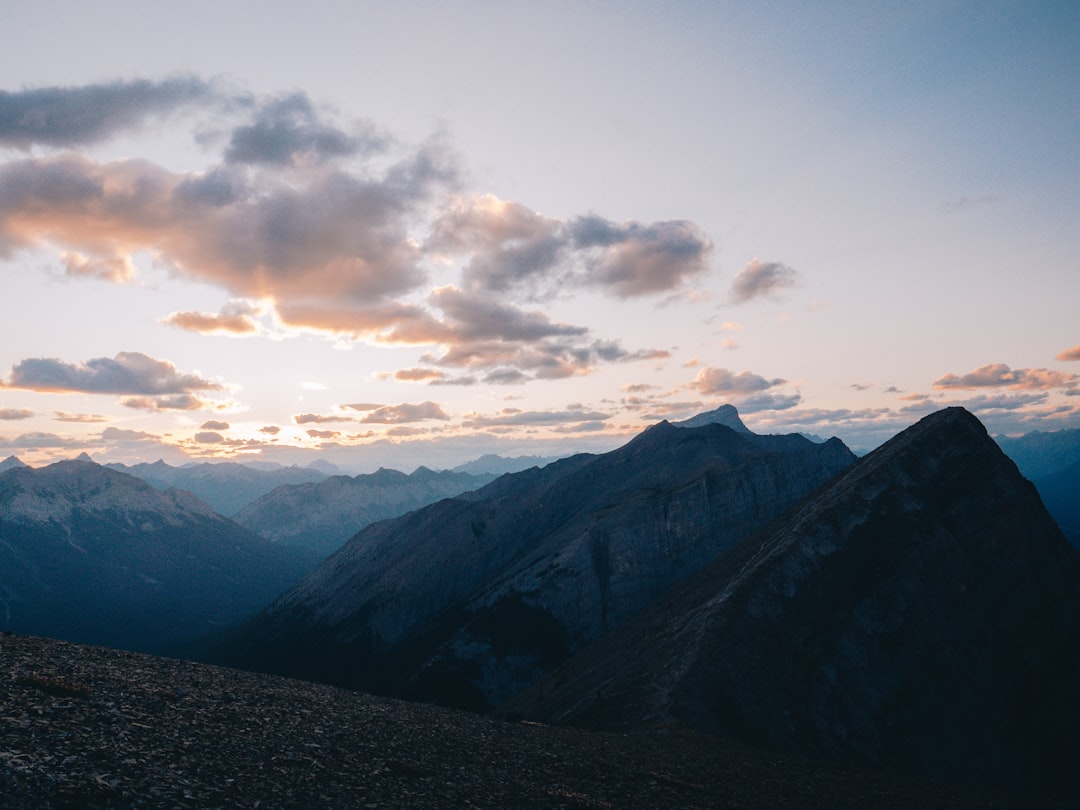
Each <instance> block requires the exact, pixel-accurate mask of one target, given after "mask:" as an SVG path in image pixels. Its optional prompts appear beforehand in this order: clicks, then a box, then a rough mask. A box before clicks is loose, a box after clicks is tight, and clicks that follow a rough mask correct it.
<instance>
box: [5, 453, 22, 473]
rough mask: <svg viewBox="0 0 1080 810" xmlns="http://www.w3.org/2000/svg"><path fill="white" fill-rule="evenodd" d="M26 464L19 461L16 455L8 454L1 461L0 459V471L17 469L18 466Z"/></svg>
mask: <svg viewBox="0 0 1080 810" xmlns="http://www.w3.org/2000/svg"><path fill="white" fill-rule="evenodd" d="M25 466H26V465H25V464H23V463H22V462H21V461H19V457H18V456H8V457H7V458H5V459H4V460H3V461H0V473H2V472H4V471H5V470H11V469H18V468H19V467H25Z"/></svg>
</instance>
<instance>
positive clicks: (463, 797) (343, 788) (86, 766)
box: [0, 635, 1053, 810]
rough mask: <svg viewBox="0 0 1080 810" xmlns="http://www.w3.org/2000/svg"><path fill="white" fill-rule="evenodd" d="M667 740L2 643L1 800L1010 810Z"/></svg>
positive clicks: (116, 655) (61, 804) (906, 784)
mask: <svg viewBox="0 0 1080 810" xmlns="http://www.w3.org/2000/svg"><path fill="white" fill-rule="evenodd" d="M1035 806H1038V807H1043V806H1047V807H1052V806H1053V805H1049V804H1046V803H1042V802H1038V801H1034V800H1031V799H1024V798H1020V797H1003V796H994V795H986V794H982V793H979V792H972V791H968V790H964V789H962V788H957V787H949V786H941V785H937V784H934V783H925V782H917V781H908V780H899V779H895V778H892V777H888V776H883V775H879V774H872V773H860V772H851V771H844V770H840V769H837V768H832V767H826V766H821V765H819V764H815V763H809V762H806V761H803V760H800V759H797V758H793V757H788V756H781V755H776V754H767V753H762V752H757V751H751V750H746V749H744V748H740V747H737V746H734V745H732V744H730V743H727V742H724V741H721V740H717V739H714V738H710V737H704V736H700V735H692V734H684V733H679V732H675V731H672V730H666V731H665V730H656V731H653V732H649V733H644V734H635V735H629V736H624V735H614V734H592V733H587V732H582V731H576V730H572V729H562V728H554V727H548V726H538V725H527V724H516V723H505V722H500V721H496V720H491V719H488V718H485V717H480V716H477V715H472V714H468V713H462V712H457V711H451V710H447V709H442V708H437V707H433V706H425V705H419V704H410V703H404V702H400V701H394V700H389V699H384V698H378V697H372V696H369V695H365V694H360V693H355V692H348V691H343V690H340V689H335V688H331V687H328V686H321V685H314V684H309V683H304V682H300V681H293V680H287V679H283V678H275V677H270V676H264V675H257V674H252V673H247V672H240V671H236V670H230V669H224V668H218V667H211V666H205V665H200V664H194V663H190V662H186V661H178V660H172V659H163V658H154V657H150V656H145V655H139V654H135V653H128V652H120V651H116V650H110V649H103V648H97V647H85V646H79V645H74V644H68V643H65V642H60V641H53V640H48V639H41V638H31V637H23V636H11V635H5V636H3V637H0V807H2V808H4V809H5V810H23V808H26V809H27V810H29V808H34V809H35V810H38V809H39V808H114V807H115V808H127V807H154V808H158V807H161V808H202V807H224V808H398V807H400V808H455V807H461V808H465V807H484V808H514V807H522V808H651V807H656V808H667V807H670V808H694V807H698V808H706V807H709V808H732V809H734V808H742V809H745V808H781V810H782V809H783V808H818V807H820V808H825V807H828V808H845V807H847V808H915V807H918V808H1001V809H1002V810H1004V809H1005V808H1020V807H1035Z"/></svg>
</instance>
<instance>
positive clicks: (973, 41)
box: [0, 0, 1080, 472]
mask: <svg viewBox="0 0 1080 810" xmlns="http://www.w3.org/2000/svg"><path fill="white" fill-rule="evenodd" d="M0 13H2V15H3V19H4V21H5V22H4V26H3V27H2V28H0V272H2V273H3V279H4V286H3V290H4V293H3V300H4V307H3V322H2V326H0V335H2V336H3V339H2V341H0V458H2V457H4V456H7V455H12V454H13V455H17V456H19V457H20V458H21V459H22V460H23V461H26V462H28V463H32V464H41V463H46V462H48V461H50V460H52V459H57V458H66V457H71V456H73V455H77V454H78V453H80V452H83V451H86V452H89V453H90V454H91V455H92V456H93V457H94V458H95V460H98V461H103V462H104V461H123V462H128V463H130V462H135V461H153V460H155V459H157V458H164V459H165V460H166V461H169V462H170V463H179V462H182V461H184V460H187V459H192V460H195V459H203V458H227V457H228V458H238V457H248V458H261V459H266V460H273V461H280V462H282V463H301V464H303V463H308V462H310V461H312V460H314V459H315V458H316V457H324V458H327V459H329V460H331V461H333V462H334V463H337V464H339V465H341V466H342V467H344V468H346V469H350V470H353V471H357V472H359V471H369V470H372V469H375V468H377V467H379V466H388V467H397V468H399V469H404V470H406V471H408V470H410V469H412V468H413V467H415V466H416V465H418V464H427V465H428V466H431V467H436V468H437V467H444V466H453V465H455V464H458V463H461V462H462V461H465V460H467V459H469V458H474V457H476V456H479V455H481V454H483V453H489V452H494V453H500V454H502V455H521V454H536V455H561V454H566V453H569V452H575V451H579V450H581V451H596V450H604V449H609V448H612V447H614V446H616V445H618V444H621V443H622V442H624V441H625V440H626V439H627V438H629V437H630V436H631V435H633V434H634V433H635V432H637V431H640V430H641V429H642V428H643V427H645V426H647V425H648V424H651V423H654V422H656V421H659V420H660V419H672V420H675V419H682V418H686V417H688V416H691V415H693V414H695V413H697V412H700V411H704V410H708V409H711V408H715V407H717V406H718V405H720V404H723V403H727V402H730V403H732V404H734V405H735V406H736V407H738V408H739V411H740V414H741V415H742V417H743V419H744V421H745V422H746V423H747V425H748V426H749V427H750V428H751V429H753V430H755V431H757V432H763V433H773V432H792V431H802V432H807V433H812V434H816V435H820V436H823V437H826V436H831V435H836V436H839V437H840V438H841V439H843V440H844V441H845V442H847V443H848V444H849V446H851V447H853V448H855V449H857V450H866V449H869V448H872V447H874V446H876V445H877V444H879V443H880V442H882V441H884V440H885V439H887V438H888V437H889V436H891V435H893V434H894V433H896V432H897V431H899V430H901V429H902V428H904V427H906V426H907V425H909V424H911V423H913V422H914V421H916V420H917V419H918V418H920V417H921V416H922V415H924V414H926V413H929V412H931V411H933V410H936V409H938V408H941V407H944V406H946V405H954V404H959V405H964V406H965V407H968V408H969V409H970V410H972V412H974V413H975V414H976V416H978V417H979V418H980V419H982V420H983V422H984V423H985V424H986V425H987V427H988V428H989V429H990V431H991V432H992V433H995V434H996V433H1010V434H1018V433H1024V432H1027V431H1031V430H1057V429H1061V428H1077V427H1080V265H1078V261H1077V255H1078V252H1080V250H1078V249H1080V227H1078V223H1080V135H1078V133H1080V3H1076V2H1044V3H1040V2H1015V3H1010V2H914V3H905V4H893V3H877V2H874V3H863V4H852V3H840V2H822V3H813V4H806V3H794V2H792V3H779V2H765V3H757V2H755V3H726V2H667V3H645V2H628V3H608V2H580V3H558V2H556V3H546V4H523V3H495V2H491V3H485V2H464V3H410V2H404V3H395V4H384V3H364V2H358V3H320V2H314V3H308V4H306V5H305V6H304V8H303V9H302V10H301V9H300V8H299V7H298V6H297V5H295V4H291V3H240V2H234V3H224V4H221V3H213V4H211V3H204V2H188V3H185V4H183V5H180V4H176V5H169V6H166V5H165V4H145V3H134V2H129V3H121V2H100V3H96V4H93V5H92V6H91V5H89V4H82V3H49V2H43V3H36V4H33V5H31V4H23V3H14V2H7V1H6V0H0Z"/></svg>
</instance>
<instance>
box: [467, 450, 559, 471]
mask: <svg viewBox="0 0 1080 810" xmlns="http://www.w3.org/2000/svg"><path fill="white" fill-rule="evenodd" d="M558 460H559V456H514V457H513V458H504V457H503V456H497V455H493V454H491V453H489V454H487V455H485V456H480V458H476V459H473V460H472V461H466V462H465V463H464V464H459V465H458V466H456V467H454V469H453V472H456V473H468V474H469V475H505V474H506V473H515V472H521V471H522V470H527V469H529V468H530V467H543V466H545V465H547V464H550V463H551V462H553V461H558Z"/></svg>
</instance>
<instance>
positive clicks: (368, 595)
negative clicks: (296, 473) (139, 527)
mask: <svg viewBox="0 0 1080 810" xmlns="http://www.w3.org/2000/svg"><path fill="white" fill-rule="evenodd" d="M854 460H855V459H854V456H853V455H852V454H851V452H850V451H849V450H848V449H847V448H846V447H844V445H843V443H841V442H840V441H839V440H836V439H833V440H830V441H829V442H826V443H824V444H815V443H813V442H810V441H809V440H807V439H804V438H802V437H801V436H756V435H753V434H751V433H749V431H745V432H741V431H737V430H736V429H733V428H732V427H729V426H726V425H722V424H716V423H711V424H705V425H703V426H702V427H698V428H678V427H675V426H672V425H670V424H668V423H666V422H665V423H661V424H659V425H656V426H654V427H652V428H650V429H648V430H646V431H645V432H643V433H642V434H640V435H639V436H638V437H636V438H635V439H634V440H632V441H631V442H629V443H628V444H627V445H625V446H624V447H622V448H620V449H618V450H615V451H612V452H610V453H606V454H603V455H599V456H592V455H587V454H586V455H578V456H573V457H571V458H567V459H563V460H560V461H556V462H554V463H552V464H549V465H547V466H546V467H543V468H534V469H531V470H526V471H523V472H519V473H516V474H510V475H505V476H502V477H501V478H499V479H497V480H496V481H493V482H492V483H490V484H488V485H487V486H486V487H484V488H482V489H480V490H477V491H475V492H471V493H465V494H463V495H460V496H459V497H457V498H455V499H451V500H444V501H441V502H439V503H436V504H432V505H431V506H428V507H425V508H423V509H420V510H417V511H415V512H412V513H410V514H408V515H405V516H403V517H400V518H396V519H394V520H387V521H382V522H380V523H377V524H374V525H372V526H369V527H368V528H366V529H364V530H363V531H361V532H360V533H359V534H357V535H356V536H355V537H353V538H352V539H351V540H350V541H349V542H348V543H347V544H346V545H345V546H344V547H343V548H342V549H341V550H339V551H338V552H337V553H335V554H334V555H333V556H332V557H331V558H329V559H328V560H327V561H326V562H325V563H324V564H323V565H322V566H320V568H319V569H318V570H317V571H315V572H313V573H312V574H311V575H310V576H309V577H307V578H306V579H305V580H303V581H302V582H301V583H299V584H298V585H297V586H296V587H295V588H293V589H292V590H290V591H289V592H288V593H286V594H284V595H283V596H282V597H281V598H280V599H278V600H277V601H275V603H274V604H273V605H271V606H270V607H269V608H268V609H267V610H266V611H264V612H263V614H262V615H261V616H260V617H259V618H258V619H256V620H255V621H254V622H252V623H251V624H249V625H247V626H246V627H245V628H244V629H243V630H242V631H240V632H239V633H237V634H236V636H235V637H233V638H230V639H229V641H228V643H227V644H226V645H225V649H224V650H223V653H222V656H221V658H220V660H221V661H223V662H225V663H229V664H233V665H238V666H244V667H252V668H258V669H267V670H270V671H275V672H281V673H284V674H290V675H294V676H299V677H306V678H313V679H316V680H324V681H329V682H333V683H339V684H342V685H347V686H350V687H355V688H364V689H369V690H375V691H380V692H389V693H394V694H399V695H403V696H408V697H413V698H419V699H424V700H436V701H438V702H443V703H448V704H456V705H460V706H465V707H470V708H484V707H488V706H492V705H494V704H495V703H497V702H499V701H501V700H503V699H505V698H506V697H509V696H510V695H511V694H513V693H514V692H516V691H517V690H519V689H520V688H522V687H523V686H525V685H527V684H529V683H531V682H532V681H534V680H536V679H537V678H538V677H540V676H541V675H542V674H543V673H544V672H546V671H549V670H550V669H551V668H552V667H554V666H556V665H557V664H558V663H560V662H562V661H563V660H565V659H566V658H568V657H569V656H571V655H572V654H574V653H575V652H577V651H578V650H580V649H582V648H583V647H584V646H585V645H586V644H588V643H589V642H591V641H592V640H594V639H596V638H598V637H600V636H601V635H603V634H604V633H606V632H608V631H610V630H611V629H613V628H614V627H617V626H618V625H620V624H621V623H623V622H624V621H626V620H627V619H628V618H629V617H631V616H633V615H634V614H635V613H636V612H638V611H639V610H641V609H643V608H644V607H645V606H646V605H648V604H649V603H650V602H651V601H652V600H654V599H655V598H657V597H658V596H660V595H661V594H663V593H664V592H665V591H666V590H667V589H669V588H671V587H672V586H674V585H676V584H678V583H679V582H680V581H681V580H683V579H685V578H686V577H688V576H689V575H690V574H692V573H693V572H694V571H696V570H697V569H698V568H700V567H701V566H702V565H704V564H705V563H707V562H709V561H710V560H711V559H713V558H714V557H715V556H716V555H718V554H719V553H720V552H721V551H723V550H724V549H725V548H727V547H728V546H730V545H733V544H734V543H736V542H737V541H738V540H740V539H742V538H743V537H745V536H746V535H747V534H750V533H751V532H753V531H755V530H757V529H759V528H761V527H762V526H763V525H765V524H766V523H767V522H768V521H769V520H771V519H772V518H774V517H776V516H777V515H778V514H780V513H781V512H783V511H784V510H785V509H787V508H788V507H790V506H792V505H793V504H795V503H796V502H798V501H799V500H800V499H801V498H802V497H804V496H805V495H807V494H809V493H810V492H811V491H812V490H814V489H815V488H816V487H818V486H820V485H821V484H824V483H825V482H826V481H828V480H829V479H830V478H832V477H833V476H834V475H836V474H837V473H839V472H840V471H841V470H843V469H845V468H846V467H847V466H849V465H850V464H852V463H853V462H854Z"/></svg>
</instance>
